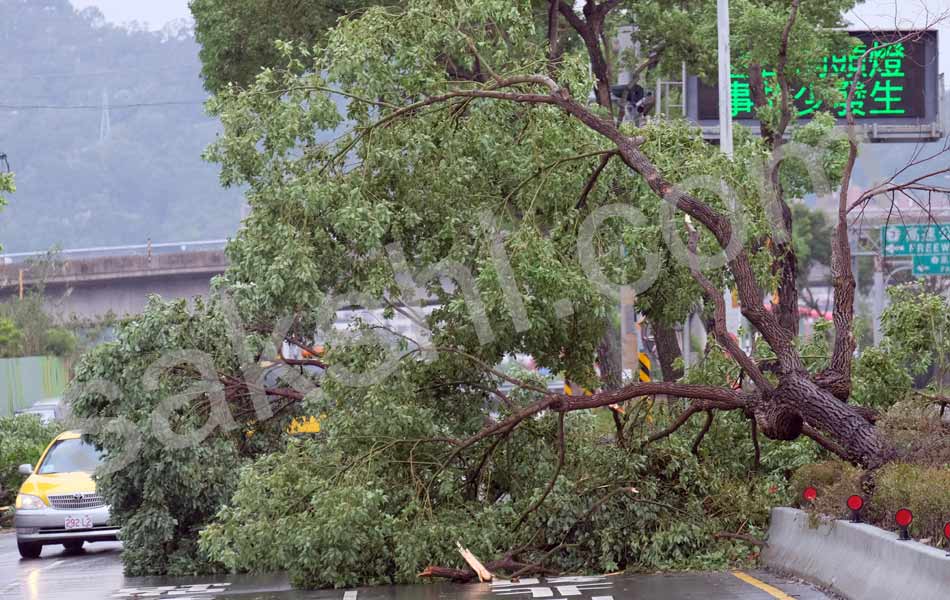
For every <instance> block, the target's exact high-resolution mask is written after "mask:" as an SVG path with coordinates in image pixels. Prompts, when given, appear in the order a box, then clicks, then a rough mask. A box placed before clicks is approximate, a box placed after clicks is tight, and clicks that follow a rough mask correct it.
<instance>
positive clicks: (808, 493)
mask: <svg viewBox="0 0 950 600" xmlns="http://www.w3.org/2000/svg"><path fill="white" fill-rule="evenodd" d="M802 498H804V499H805V502H814V501H815V499H816V498H818V490H816V489H815V488H813V487H810V486H809V487H807V488H805V491H804V492H802Z"/></svg>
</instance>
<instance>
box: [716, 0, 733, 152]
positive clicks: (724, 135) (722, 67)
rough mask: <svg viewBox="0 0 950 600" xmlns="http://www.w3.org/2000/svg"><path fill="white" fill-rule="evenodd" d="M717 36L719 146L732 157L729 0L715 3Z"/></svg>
mask: <svg viewBox="0 0 950 600" xmlns="http://www.w3.org/2000/svg"><path fill="white" fill-rule="evenodd" d="M716 16H717V19H718V24H717V31H718V34H719V35H718V37H719V147H720V148H721V149H722V151H723V152H725V153H726V156H728V157H729V158H732V60H731V59H730V55H729V0H718V1H717V5H716Z"/></svg>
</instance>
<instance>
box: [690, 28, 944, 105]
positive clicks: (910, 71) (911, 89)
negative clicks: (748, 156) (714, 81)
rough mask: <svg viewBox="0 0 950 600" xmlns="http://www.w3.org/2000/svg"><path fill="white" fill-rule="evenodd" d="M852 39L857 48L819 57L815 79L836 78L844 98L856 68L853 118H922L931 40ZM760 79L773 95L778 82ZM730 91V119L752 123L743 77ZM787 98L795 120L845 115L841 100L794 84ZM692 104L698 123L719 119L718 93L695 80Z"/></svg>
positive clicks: (766, 75) (767, 75) (928, 36)
mask: <svg viewBox="0 0 950 600" xmlns="http://www.w3.org/2000/svg"><path fill="white" fill-rule="evenodd" d="M852 35H853V36H854V37H856V38H858V39H859V40H860V43H859V44H858V45H856V46H854V47H853V49H852V50H851V51H850V52H847V53H844V54H836V55H831V56H825V57H823V58H822V59H821V61H820V62H819V64H818V65H817V69H818V76H819V77H821V78H831V77H834V78H835V79H838V80H839V81H838V85H839V88H840V91H841V93H842V96H844V95H846V94H847V93H848V91H849V90H850V88H851V86H852V80H853V78H854V75H855V73H856V72H857V71H858V69H859V68H860V74H859V75H858V80H857V82H856V83H854V86H855V88H854V100H853V103H852V111H853V112H854V116H855V118H856V119H889V118H901V117H904V118H921V117H925V116H926V114H925V113H926V106H925V102H924V99H925V97H924V94H925V85H924V84H925V79H926V77H925V66H926V62H927V60H926V57H927V44H936V36H935V35H933V33H932V32H927V33H925V34H924V35H923V36H922V37H921V38H919V39H915V40H907V41H904V42H899V43H896V44H893V45H890V46H888V45H887V43H888V42H889V41H892V40H893V39H897V38H898V37H900V34H897V33H893V32H891V33H881V32H874V33H871V32H857V33H852ZM869 49H870V53H869V54H868V55H867V56H865V58H864V60H863V61H862V60H860V59H861V56H862V55H863V54H865V52H867V51H868V50H869ZM859 62H860V67H859V65H858V63H859ZM762 79H763V81H764V84H765V88H766V95H769V96H771V95H772V94H773V93H774V92H777V87H778V83H777V82H776V81H775V72H774V71H771V70H769V69H763V71H762ZM730 91H731V95H732V117H733V119H738V120H751V119H754V118H755V104H754V101H753V99H752V88H751V86H750V83H749V75H748V74H747V73H733V74H732V85H731V90H730ZM791 94H792V97H793V99H794V102H795V106H796V107H797V108H798V116H799V117H806V118H807V117H808V116H809V115H811V114H813V113H814V112H816V111H819V110H825V111H830V112H831V113H832V114H833V115H835V116H837V117H839V118H844V117H845V116H846V112H845V101H844V98H842V99H841V100H840V101H839V102H836V103H834V104H833V105H830V106H829V105H827V104H823V103H822V101H821V100H819V99H817V98H816V97H815V95H814V93H813V92H812V90H811V88H810V87H807V86H795V85H794V84H793V85H792V89H791ZM698 100H699V102H698V105H699V106H698V108H699V119H700V120H716V119H718V118H719V94H718V92H717V90H716V88H715V87H711V86H708V85H706V84H705V83H703V82H700V86H699V98H698Z"/></svg>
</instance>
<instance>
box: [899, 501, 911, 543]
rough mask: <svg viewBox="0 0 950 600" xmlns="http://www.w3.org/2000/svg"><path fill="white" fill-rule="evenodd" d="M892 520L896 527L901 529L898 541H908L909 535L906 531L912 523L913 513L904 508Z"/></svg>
mask: <svg viewBox="0 0 950 600" xmlns="http://www.w3.org/2000/svg"><path fill="white" fill-rule="evenodd" d="M894 520H895V521H897V526H898V527H900V528H901V535H900V539H901V540H903V541H905V542H906V541H907V540H909V539H910V533H909V532H908V531H907V528H908V527H910V524H911V523H913V522H914V513H912V512H910V511H909V510H908V509H906V508H902V509H900V510H899V511H897V514H896V515H894Z"/></svg>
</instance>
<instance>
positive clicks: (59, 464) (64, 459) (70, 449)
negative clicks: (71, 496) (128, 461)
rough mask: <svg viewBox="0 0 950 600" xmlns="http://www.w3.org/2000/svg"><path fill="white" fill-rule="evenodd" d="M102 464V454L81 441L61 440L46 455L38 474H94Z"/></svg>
mask: <svg viewBox="0 0 950 600" xmlns="http://www.w3.org/2000/svg"><path fill="white" fill-rule="evenodd" d="M101 462H102V453H101V452H99V451H98V450H96V447H95V446H93V445H92V444H88V443H86V442H84V441H82V440H81V439H71V440H59V441H58V442H56V443H55V444H53V447H52V448H50V449H49V452H47V453H46V458H44V459H43V463H42V464H41V465H40V468H39V470H38V471H37V473H39V474H40V475H50V474H52V473H75V472H81V473H92V472H93V471H95V470H96V467H98V466H99V464H100V463H101Z"/></svg>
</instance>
